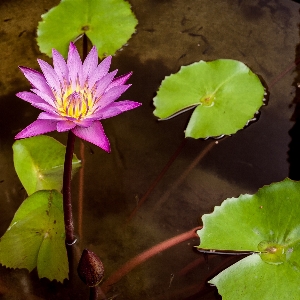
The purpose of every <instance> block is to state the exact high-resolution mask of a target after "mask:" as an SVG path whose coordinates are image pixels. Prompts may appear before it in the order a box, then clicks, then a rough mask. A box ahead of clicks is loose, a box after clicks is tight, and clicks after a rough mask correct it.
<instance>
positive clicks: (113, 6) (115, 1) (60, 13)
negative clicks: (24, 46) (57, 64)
mask: <svg viewBox="0 0 300 300" xmlns="http://www.w3.org/2000/svg"><path fill="white" fill-rule="evenodd" d="M42 19H43V20H42V21H41V22H40V23H39V25H38V30H37V36H38V37H37V42H38V45H39V47H40V51H41V52H43V53H46V54H47V55H49V56H51V55H52V53H51V51H52V48H55V49H56V50H58V51H59V52H60V53H61V54H62V55H63V56H64V57H66V56H67V52H68V47H69V44H70V42H71V41H74V40H75V39H76V38H78V37H79V36H80V35H82V34H84V33H85V34H86V35H87V36H88V38H89V39H90V40H91V42H92V44H93V45H95V46H96V47H97V49H98V54H99V56H100V57H103V56H106V55H113V54H115V52H116V51H117V50H118V49H120V48H121V47H122V46H123V45H124V44H126V43H127V41H128V40H129V39H130V37H131V35H132V34H133V33H134V32H135V26H136V25H137V19H136V18H135V16H134V14H133V13H132V11H131V9H130V4H129V3H128V2H126V1H124V0H62V1H61V3H60V4H59V5H57V6H56V7H53V8H52V9H50V10H49V11H48V12H47V13H45V14H43V15H42Z"/></svg>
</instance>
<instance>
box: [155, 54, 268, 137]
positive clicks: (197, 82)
mask: <svg viewBox="0 0 300 300" xmlns="http://www.w3.org/2000/svg"><path fill="white" fill-rule="evenodd" d="M264 93H265V90H264V87H263V85H262V83H261V81H260V79H259V78H258V76H257V75H255V74H254V73H253V72H252V71H251V70H250V69H249V68H248V67H247V66H246V65H245V64H243V63H242V62H239V61H236V60H230V59H219V60H215V61H211V62H205V61H200V62H197V63H193V64H191V65H189V66H184V67H182V68H181V69H180V71H179V72H178V73H176V74H172V75H171V76H168V77H166V78H165V79H164V80H163V82H162V84H161V86H160V87H159V90H158V92H157V96H156V97H155V98H154V105H155V107H156V109H155V110H154V115H155V116H157V117H159V118H161V119H169V118H171V117H173V116H176V115H178V114H179V113H182V112H184V111H186V110H189V109H193V108H195V109H194V112H193V114H192V116H191V119H190V121H189V123H188V126H187V128H186V130H185V136H186V137H192V138H196V139H198V138H207V137H218V136H222V135H230V134H234V133H236V132H237V131H238V130H240V129H242V128H243V127H245V126H246V125H247V124H248V122H249V121H250V120H251V119H253V118H254V116H255V113H256V112H257V111H258V110H259V109H260V107H261V106H262V105H263V100H264Z"/></svg>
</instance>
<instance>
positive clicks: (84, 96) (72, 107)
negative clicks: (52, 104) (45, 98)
mask: <svg viewBox="0 0 300 300" xmlns="http://www.w3.org/2000/svg"><path fill="white" fill-rule="evenodd" d="M55 98H56V100H57V102H56V104H57V105H56V108H57V110H58V112H59V114H60V115H62V116H65V117H70V118H74V119H77V120H81V119H84V118H85V117H87V116H89V115H90V114H91V113H92V108H93V105H94V97H93V93H92V91H91V90H90V89H88V87H86V86H84V87H83V88H81V87H80V85H79V84H77V85H76V87H75V89H74V88H72V86H71V85H69V86H68V87H67V88H65V89H63V90H62V93H61V95H60V96H58V95H56V97H55Z"/></svg>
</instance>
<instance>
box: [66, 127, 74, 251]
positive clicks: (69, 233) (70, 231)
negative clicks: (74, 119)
mask: <svg viewBox="0 0 300 300" xmlns="http://www.w3.org/2000/svg"><path fill="white" fill-rule="evenodd" d="M74 144H75V135H74V134H73V132H72V131H69V134H68V142H67V148H66V155H65V163H64V176H63V207H64V220H65V230H66V243H67V244H68V245H72V244H73V243H74V240H75V237H74V224H73V215H72V201H71V178H72V158H73V152H74Z"/></svg>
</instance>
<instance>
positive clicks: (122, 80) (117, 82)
mask: <svg viewBox="0 0 300 300" xmlns="http://www.w3.org/2000/svg"><path fill="white" fill-rule="evenodd" d="M131 75H132V72H130V73H128V74H125V75H123V76H119V77H117V78H115V79H114V80H113V81H112V83H111V84H110V85H109V87H108V88H112V87H114V86H117V85H122V84H124V83H125V82H126V81H127V80H128V79H129V77H130V76H131Z"/></svg>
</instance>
